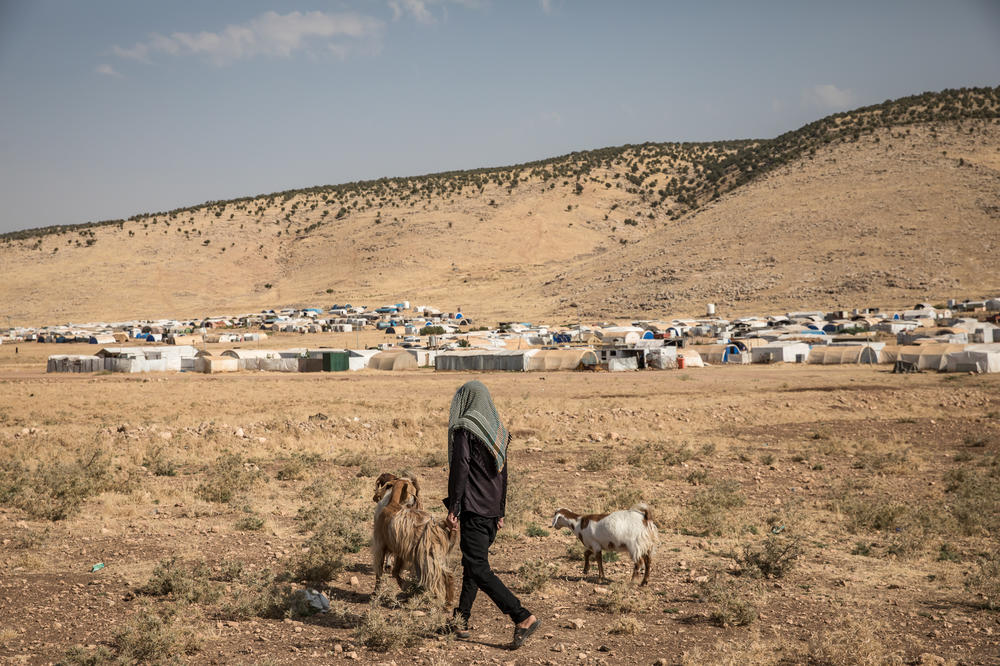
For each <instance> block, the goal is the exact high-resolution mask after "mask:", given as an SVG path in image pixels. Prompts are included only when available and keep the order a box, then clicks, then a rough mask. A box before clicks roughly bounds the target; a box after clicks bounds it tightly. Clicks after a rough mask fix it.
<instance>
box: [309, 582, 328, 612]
mask: <svg viewBox="0 0 1000 666" xmlns="http://www.w3.org/2000/svg"><path fill="white" fill-rule="evenodd" d="M303 595H304V597H305V600H306V601H307V602H308V603H309V607H310V608H312V609H313V610H315V611H316V612H317V613H327V612H329V611H330V600H329V599H328V598H327V596H326V595H325V594H323V593H322V592H317V591H316V590H313V589H311V588H310V589H308V590H306V591H305V592H304V593H303Z"/></svg>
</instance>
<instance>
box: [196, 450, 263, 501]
mask: <svg viewBox="0 0 1000 666" xmlns="http://www.w3.org/2000/svg"><path fill="white" fill-rule="evenodd" d="M263 476H264V473H263V472H262V471H261V470H260V468H259V467H257V465H255V464H253V463H251V462H248V461H246V460H244V459H243V456H241V455H239V454H238V453H225V454H223V455H221V456H219V458H218V459H217V460H216V461H215V464H214V465H212V467H210V468H209V470H208V473H207V475H206V478H205V480H204V481H202V483H201V485H199V486H198V489H197V493H198V496H199V497H201V498H202V499H203V500H206V501H208V502H220V503H227V502H231V501H232V500H233V499H234V498H235V497H236V495H237V494H238V493H244V492H246V491H248V490H250V489H251V488H253V487H254V485H256V484H257V483H258V482H259V481H260V480H261V479H262V478H263Z"/></svg>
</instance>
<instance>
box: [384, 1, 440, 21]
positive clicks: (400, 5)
mask: <svg viewBox="0 0 1000 666" xmlns="http://www.w3.org/2000/svg"><path fill="white" fill-rule="evenodd" d="M389 7H390V8H391V9H392V20H393V21H398V20H399V19H401V18H402V17H403V15H404V14H409V15H410V16H412V17H413V18H414V19H415V20H416V21H417V23H423V24H430V23H434V16H433V15H432V14H431V12H430V10H429V9H427V3H426V2H424V0H389Z"/></svg>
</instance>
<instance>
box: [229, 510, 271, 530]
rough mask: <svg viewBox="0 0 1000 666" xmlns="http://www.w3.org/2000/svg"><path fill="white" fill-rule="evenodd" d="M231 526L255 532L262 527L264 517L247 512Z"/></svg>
mask: <svg viewBox="0 0 1000 666" xmlns="http://www.w3.org/2000/svg"><path fill="white" fill-rule="evenodd" d="M233 527H235V528H236V529H238V530H240V531H242V532H256V531H258V530H260V529H261V528H263V527H264V518H263V516H259V515H257V514H255V513H251V514H247V515H246V516H243V517H242V518H240V519H239V520H237V521H236V524H235V525H233Z"/></svg>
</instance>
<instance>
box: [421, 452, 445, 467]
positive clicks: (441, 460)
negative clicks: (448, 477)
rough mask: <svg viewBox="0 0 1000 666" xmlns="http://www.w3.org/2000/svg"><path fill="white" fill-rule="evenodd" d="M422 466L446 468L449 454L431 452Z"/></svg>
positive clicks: (422, 462)
mask: <svg viewBox="0 0 1000 666" xmlns="http://www.w3.org/2000/svg"><path fill="white" fill-rule="evenodd" d="M420 464H421V465H422V466H423V467H444V466H445V465H447V464H448V452H447V451H438V450H435V451H431V452H430V453H428V454H427V455H426V456H424V459H423V461H421V463H420Z"/></svg>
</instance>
